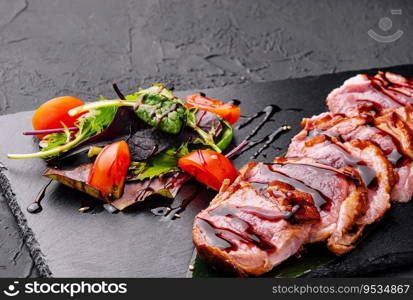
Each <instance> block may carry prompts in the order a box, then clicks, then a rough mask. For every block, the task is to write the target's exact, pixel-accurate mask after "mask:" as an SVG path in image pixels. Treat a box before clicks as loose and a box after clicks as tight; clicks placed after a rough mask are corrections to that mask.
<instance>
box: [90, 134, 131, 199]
mask: <svg viewBox="0 0 413 300" xmlns="http://www.w3.org/2000/svg"><path fill="white" fill-rule="evenodd" d="M130 162H131V157H130V152H129V147H128V144H127V143H126V142H125V141H119V142H116V143H113V144H110V145H107V146H105V148H103V150H102V151H101V152H100V153H99V154H98V156H97V157H96V160H95V162H94V164H93V167H92V170H91V171H90V173H89V178H88V180H87V183H88V184H89V185H91V186H93V187H95V188H96V189H98V190H99V191H100V192H101V193H102V195H103V196H104V197H111V198H119V197H120V196H122V193H123V187H124V185H125V179H126V175H127V172H128V168H129V165H130Z"/></svg>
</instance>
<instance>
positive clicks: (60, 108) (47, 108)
mask: <svg viewBox="0 0 413 300" xmlns="http://www.w3.org/2000/svg"><path fill="white" fill-rule="evenodd" d="M83 104H84V103H83V101H82V100H80V99H78V98H76V97H72V96H64V97H58V98H54V99H51V100H49V101H47V102H45V103H43V104H42V105H40V107H39V108H38V109H37V110H36V111H35V112H34V115H33V118H32V125H33V129H34V130H44V129H54V128H62V124H61V122H63V123H64V124H65V125H66V126H67V127H72V126H73V125H74V123H75V121H76V119H77V118H78V117H79V115H78V116H74V117H71V116H69V115H68V113H67V112H68V111H69V110H71V109H72V108H74V107H76V106H80V105H83ZM44 136H45V135H44V134H43V135H38V137H39V138H43V137H44Z"/></svg>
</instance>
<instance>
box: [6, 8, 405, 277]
mask: <svg viewBox="0 0 413 300" xmlns="http://www.w3.org/2000/svg"><path fill="white" fill-rule="evenodd" d="M409 3H410V1H408V0H407V1H356V0H354V1H206V0H205V1H166V0H165V1H152V0H147V1H122V2H121V1H116V0H112V1H101V0H99V1H98V0H87V1H86V0H77V1H64V0H59V1H52V2H51V1H39V0H31V1H25V0H0V113H1V114H7V113H11V112H17V111H22V110H30V109H33V108H35V107H36V106H38V105H39V104H40V103H41V102H43V101H45V100H46V99H49V98H52V97H54V96H57V95H62V94H72V95H76V96H79V97H81V98H83V99H85V100H89V99H94V98H95V97H96V95H97V94H105V95H111V91H110V83H111V82H112V81H114V80H116V81H117V82H118V83H119V84H120V85H121V87H122V89H123V90H124V91H125V92H128V91H131V90H133V89H135V87H136V86H138V85H142V84H148V83H151V82H154V81H163V82H170V83H173V84H174V85H175V87H176V88H177V89H190V88H206V87H220V86H225V85H228V84H232V83H245V82H255V81H266V80H273V79H283V78H289V77H302V76H305V75H314V74H321V73H329V72H335V71H339V70H350V69H360V68H370V67H376V66H380V67H383V66H389V65H395V64H403V63H411V62H412V61H413V53H412V52H411V44H412V41H413V38H412V24H411V23H410V22H409V21H410V20H411V15H412V13H413V5H412V4H411V3H410V4H409ZM397 8H400V9H402V15H400V16H391V15H390V9H397ZM384 16H390V17H391V19H392V20H393V28H392V29H391V30H389V32H394V31H395V30H396V29H398V28H400V29H402V30H403V31H404V35H403V36H402V37H401V38H400V39H399V40H398V41H396V42H394V43H388V44H383V43H378V42H376V41H374V40H373V39H371V38H370V37H369V36H368V35H367V33H366V32H367V30H368V29H370V28H373V29H375V30H376V31H377V32H379V33H380V32H381V31H380V29H378V26H377V22H378V20H379V19H380V18H381V17H384ZM393 29H394V30H393ZM381 33H383V32H381ZM2 130H4V128H2ZM1 160H3V159H0V161H1ZM0 204H1V207H2V208H3V207H4V202H3V201H1V202H0ZM0 214H1V215H0V218H1V224H0V275H1V276H26V275H27V274H29V273H30V269H31V262H30V258H29V257H28V252H27V250H26V248H25V247H24V246H21V245H22V244H21V240H20V239H19V238H18V231H17V227H16V225H15V223H14V222H13V218H12V216H11V215H10V213H9V211H8V210H7V209H2V210H1V212H0Z"/></svg>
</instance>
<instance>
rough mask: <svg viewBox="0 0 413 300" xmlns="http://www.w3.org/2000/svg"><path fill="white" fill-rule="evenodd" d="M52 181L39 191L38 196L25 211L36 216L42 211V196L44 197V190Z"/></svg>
mask: <svg viewBox="0 0 413 300" xmlns="http://www.w3.org/2000/svg"><path fill="white" fill-rule="evenodd" d="M52 181H53V179H50V180H49V181H48V182H47V183H46V184H45V185H44V186H43V187H42V189H41V190H40V192H39V194H38V195H37V197H36V199H35V200H34V201H33V202H32V203H31V204H30V205H29V206H28V207H27V211H28V212H29V213H31V214H37V213H39V212H41V211H42V210H43V208H42V206H41V204H40V202H41V201H42V200H43V198H44V196H45V195H46V190H47V188H48V187H49V185H50V184H51V183H52Z"/></svg>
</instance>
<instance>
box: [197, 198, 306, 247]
mask: <svg viewBox="0 0 413 300" xmlns="http://www.w3.org/2000/svg"><path fill="white" fill-rule="evenodd" d="M299 208H300V206H299V205H295V206H294V207H293V208H292V210H291V211H281V212H280V211H277V212H276V211H272V210H267V209H264V208H260V207H253V206H243V207H238V206H228V205H226V206H218V207H216V208H214V209H212V210H211V211H210V212H209V215H210V216H212V217H213V216H225V217H228V218H230V219H231V221H232V222H233V223H236V225H237V226H234V227H220V226H217V225H215V224H214V223H213V222H211V221H210V220H208V219H206V218H198V219H197V222H198V224H199V227H200V229H201V230H202V232H203V233H204V234H205V235H206V238H207V240H208V244H209V245H211V246H213V247H216V248H219V249H221V250H224V251H227V252H229V251H236V250H237V249H238V245H237V243H236V242H239V243H245V244H249V245H255V246H256V247H258V248H259V249H261V250H263V251H267V252H273V251H275V250H276V247H275V246H274V245H273V244H272V243H271V242H270V241H268V240H267V239H266V238H264V237H262V236H260V235H259V234H258V233H257V232H256V231H255V230H254V226H253V225H252V224H251V223H250V222H248V221H247V220H245V218H242V214H249V215H252V216H254V217H257V218H259V219H261V220H265V221H269V222H278V221H281V220H289V219H290V218H291V217H292V215H293V214H294V213H295V212H296V211H297V210H298V209H299Z"/></svg>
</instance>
